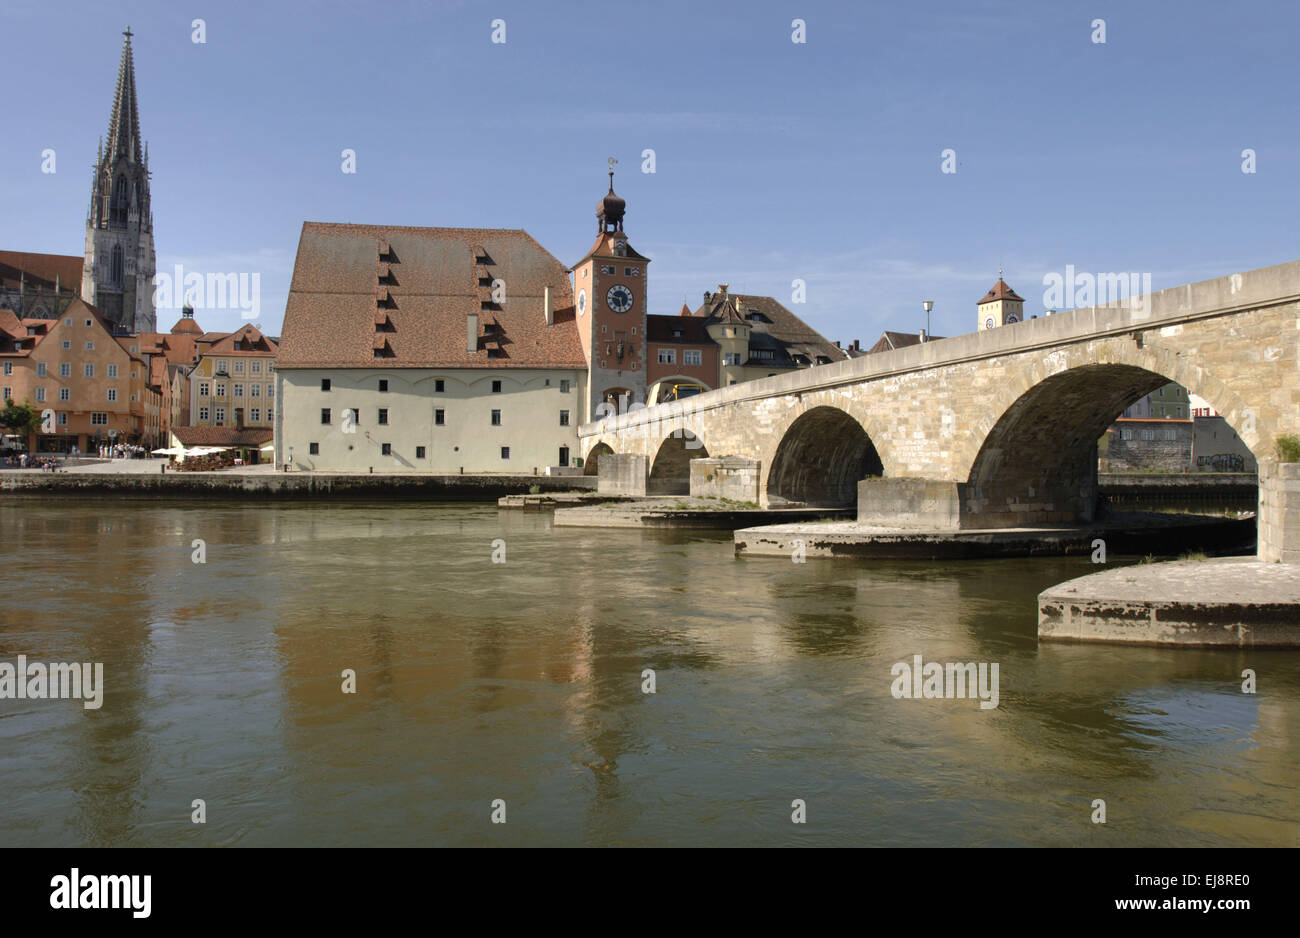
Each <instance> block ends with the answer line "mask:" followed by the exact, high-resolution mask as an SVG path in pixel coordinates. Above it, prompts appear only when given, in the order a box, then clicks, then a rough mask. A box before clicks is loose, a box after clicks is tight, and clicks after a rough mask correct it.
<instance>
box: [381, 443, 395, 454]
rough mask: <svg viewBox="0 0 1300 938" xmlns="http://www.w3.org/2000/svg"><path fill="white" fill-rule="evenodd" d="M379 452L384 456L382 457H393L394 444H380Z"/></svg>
mask: <svg viewBox="0 0 1300 938" xmlns="http://www.w3.org/2000/svg"><path fill="white" fill-rule="evenodd" d="M379 451H380V455H382V456H391V455H393V444H392V443H380V444H379Z"/></svg>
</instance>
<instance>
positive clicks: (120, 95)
mask: <svg viewBox="0 0 1300 938" xmlns="http://www.w3.org/2000/svg"><path fill="white" fill-rule="evenodd" d="M122 35H123V36H125V37H126V41H125V42H123V43H122V62H121V64H120V65H118V67H117V89H116V90H115V91H114V92H113V113H112V116H110V117H109V119H108V157H109V159H110V160H114V161H115V160H118V159H120V158H122V157H126V158H127V159H128V160H131V161H132V162H134V161H135V160H138V159H139V158H140V154H141V152H142V151H143V148H142V147H141V146H140V109H139V105H138V104H137V103H136V97H135V59H134V58H133V57H132V55H131V37H132V36H133V35H135V34H134V33H132V32H131V27H130V26H128V27H127V28H126V30H125V31H124V32H123V33H122Z"/></svg>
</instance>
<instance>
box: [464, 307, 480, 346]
mask: <svg viewBox="0 0 1300 938" xmlns="http://www.w3.org/2000/svg"><path fill="white" fill-rule="evenodd" d="M465 351H467V352H469V353H470V354H471V355H473V354H474V353H476V352H477V351H478V313H470V314H469V315H468V316H466V317H465Z"/></svg>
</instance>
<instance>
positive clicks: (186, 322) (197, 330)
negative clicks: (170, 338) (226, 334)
mask: <svg viewBox="0 0 1300 938" xmlns="http://www.w3.org/2000/svg"><path fill="white" fill-rule="evenodd" d="M181 333H186V334H190V333H192V334H194V335H203V327H202V326H200V325H199V324H198V323H197V322H195V321H194V317H193V316H185V315H182V316H181V318H180V319H178V320H176V325H174V326H172V335H180V334H181Z"/></svg>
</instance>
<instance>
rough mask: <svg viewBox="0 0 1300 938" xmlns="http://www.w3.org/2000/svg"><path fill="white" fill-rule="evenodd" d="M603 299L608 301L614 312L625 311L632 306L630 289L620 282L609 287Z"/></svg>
mask: <svg viewBox="0 0 1300 938" xmlns="http://www.w3.org/2000/svg"><path fill="white" fill-rule="evenodd" d="M605 299H606V301H608V303H609V308H610V309H612V310H613V311H614V312H616V313H626V312H627V311H628V310H629V309H631V308H632V300H633V296H632V291H631V290H629V289H628V288H627V287H625V286H623V284H621V283H616V284H614V286H612V287H610V288H609V292H608V293H606V294H605Z"/></svg>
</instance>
